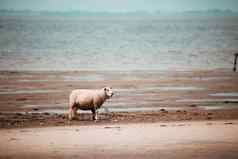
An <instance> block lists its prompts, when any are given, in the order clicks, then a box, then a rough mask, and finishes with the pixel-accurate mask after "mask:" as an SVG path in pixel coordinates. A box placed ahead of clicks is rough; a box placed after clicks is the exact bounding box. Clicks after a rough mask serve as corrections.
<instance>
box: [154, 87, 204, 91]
mask: <svg viewBox="0 0 238 159" xmlns="http://www.w3.org/2000/svg"><path fill="white" fill-rule="evenodd" d="M157 89H158V90H161V91H187V90H204V88H198V87H185V86H169V87H158V88H157Z"/></svg>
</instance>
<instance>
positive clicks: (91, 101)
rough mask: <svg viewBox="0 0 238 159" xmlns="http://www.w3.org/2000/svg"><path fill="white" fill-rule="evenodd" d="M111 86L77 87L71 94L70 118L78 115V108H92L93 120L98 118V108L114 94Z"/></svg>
mask: <svg viewBox="0 0 238 159" xmlns="http://www.w3.org/2000/svg"><path fill="white" fill-rule="evenodd" d="M113 94H114V93H113V91H112V88H111V87H104V88H102V89H92V90H89V89H75V90H73V91H72V92H71V94H70V96H69V120H72V119H74V118H75V117H76V115H77V110H78V109H81V110H91V111H92V113H93V120H97V109H99V108H100V107H101V106H102V104H103V103H104V102H105V101H106V99H109V98H110V97H112V96H113Z"/></svg>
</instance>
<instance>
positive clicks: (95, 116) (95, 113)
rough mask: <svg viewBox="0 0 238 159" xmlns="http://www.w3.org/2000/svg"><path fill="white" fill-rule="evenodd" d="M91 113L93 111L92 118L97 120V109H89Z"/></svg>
mask: <svg viewBox="0 0 238 159" xmlns="http://www.w3.org/2000/svg"><path fill="white" fill-rule="evenodd" d="M91 111H92V113H93V120H94V121H97V120H98V116H97V110H96V109H91Z"/></svg>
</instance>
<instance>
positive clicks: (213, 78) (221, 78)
mask: <svg viewBox="0 0 238 159" xmlns="http://www.w3.org/2000/svg"><path fill="white" fill-rule="evenodd" d="M192 79H193V80H198V81H210V80H227V79H231V77H192Z"/></svg>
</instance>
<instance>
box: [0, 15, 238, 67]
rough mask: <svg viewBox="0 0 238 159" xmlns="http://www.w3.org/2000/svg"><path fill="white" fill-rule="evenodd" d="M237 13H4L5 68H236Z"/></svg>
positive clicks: (0, 44)
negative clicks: (190, 14) (212, 14)
mask: <svg viewBox="0 0 238 159" xmlns="http://www.w3.org/2000/svg"><path fill="white" fill-rule="evenodd" d="M237 51H238V17H235V16H140V17H139V16H116V15H115V16H63V15H62V16H47V15H45V16H41V15H39V16H0V70H80V69H93V70H145V69H146V70H170V69H177V70H179V69H181V70H184V69H185V70H186V69H216V68H232V65H233V58H234V57H233V54H234V53H235V52H237Z"/></svg>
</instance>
